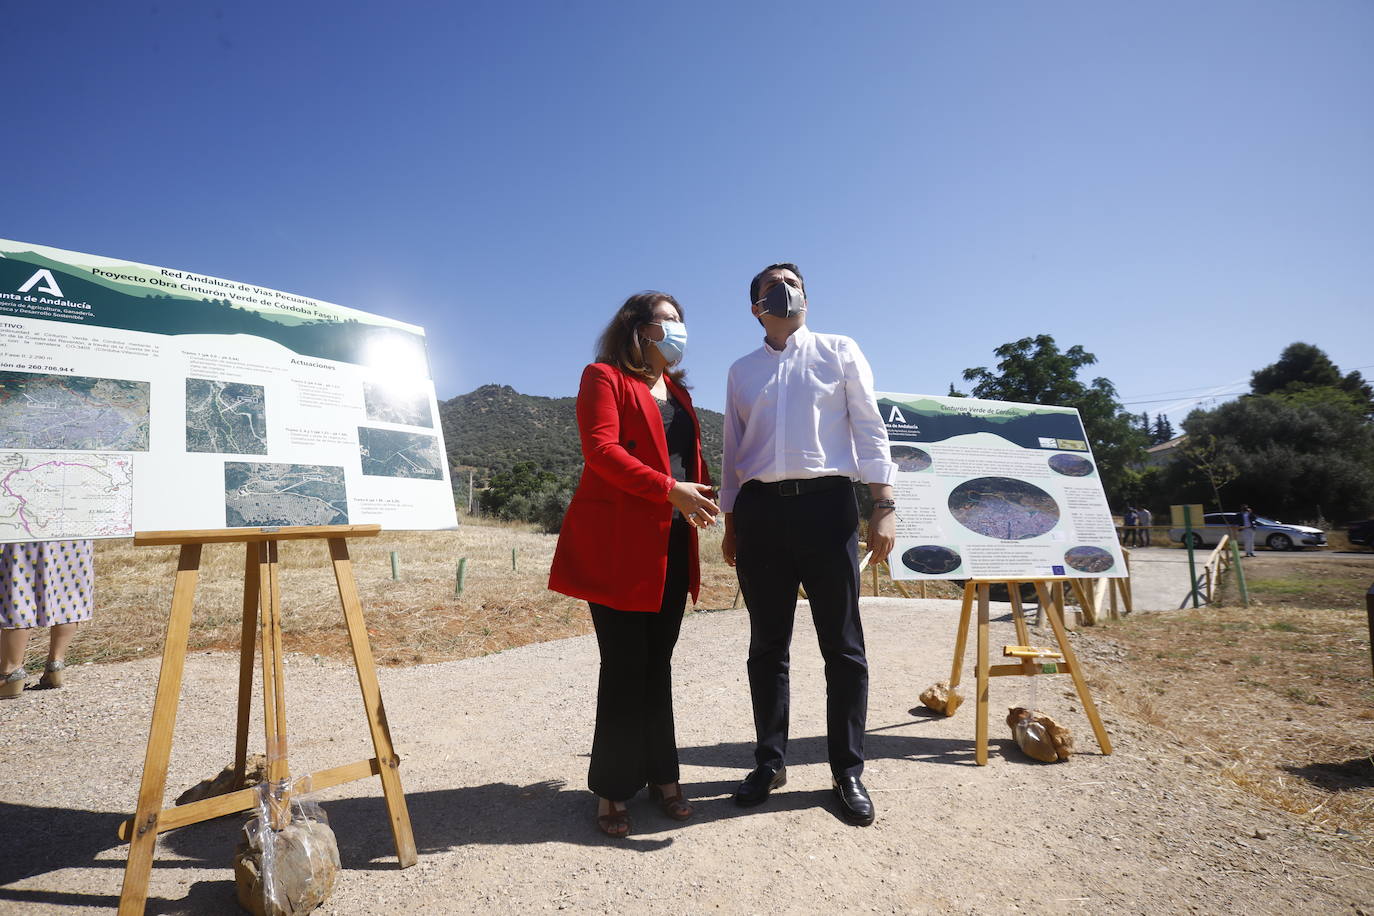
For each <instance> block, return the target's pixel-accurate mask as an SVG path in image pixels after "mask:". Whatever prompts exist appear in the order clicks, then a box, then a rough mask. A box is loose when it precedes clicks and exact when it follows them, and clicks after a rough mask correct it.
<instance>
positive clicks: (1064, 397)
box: [950, 334, 1147, 502]
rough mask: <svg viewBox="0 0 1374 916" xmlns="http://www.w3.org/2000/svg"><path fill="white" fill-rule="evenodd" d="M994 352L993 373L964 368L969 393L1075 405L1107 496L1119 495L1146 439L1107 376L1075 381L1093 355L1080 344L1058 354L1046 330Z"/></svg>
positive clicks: (1093, 361) (1121, 495) (981, 396)
mask: <svg viewBox="0 0 1374 916" xmlns="http://www.w3.org/2000/svg"><path fill="white" fill-rule="evenodd" d="M993 353H995V354H996V355H997V356H998V357H999V358H1000V360H1001V361H1000V362H999V363H998V364H997V371H996V372H993V371H991V370H989V369H987V368H986V367H983V366H979V367H976V368H973V369H965V370H964V381H966V382H974V383H975V384H974V386H973V396H974V397H976V398H988V399H991V400H995V401H1019V402H1021V403H1024V404H1052V405H1055V406H1059V407H1076V408H1078V413H1079V415H1080V416H1081V417H1082V418H1083V428H1084V432H1085V433H1086V434H1087V436H1088V441H1089V443H1090V444H1091V445H1092V450H1093V456H1094V457H1095V458H1096V459H1097V469H1098V472H1099V473H1100V474H1101V475H1102V484H1103V487H1104V488H1105V489H1106V491H1107V498H1108V499H1109V500H1111V501H1114V502H1116V501H1120V500H1121V499H1123V498H1124V496H1123V487H1124V485H1125V484H1126V483H1127V479H1128V476H1129V475H1128V474H1127V468H1128V467H1129V466H1130V465H1132V464H1135V463H1137V462H1139V461H1140V460H1141V458H1142V457H1143V452H1144V449H1145V444H1146V442H1147V439H1146V436H1145V434H1144V433H1143V432H1142V431H1141V430H1140V429H1139V426H1138V423H1137V420H1138V418H1137V417H1136V416H1135V415H1134V414H1132V413H1127V412H1126V410H1125V409H1124V408H1123V407H1122V406H1121V403H1120V402H1119V401H1118V400H1117V399H1116V387H1115V386H1114V385H1112V383H1111V382H1110V381H1109V380H1107V379H1105V378H1095V379H1093V380H1092V381H1091V382H1090V383H1088V384H1084V383H1083V382H1081V381H1079V379H1078V372H1079V370H1080V369H1083V368H1084V367H1086V366H1091V365H1092V364H1094V363H1096V362H1097V357H1096V356H1094V355H1093V354H1091V353H1089V352H1088V351H1086V350H1084V349H1083V347H1082V346H1081V345H1078V344H1075V345H1074V346H1072V347H1069V348H1068V349H1067V350H1064V351H1062V352H1061V351H1060V349H1059V346H1058V345H1057V344H1056V343H1055V342H1054V338H1053V337H1051V336H1049V335H1048V334H1040V335H1038V336H1036V337H1023V338H1021V339H1020V340H1018V341H1014V342H1012V343H1007V344H1003V345H1002V346H1000V347H998V348H997V349H996V350H994V351H993ZM953 388H954V386H953V385H951V386H950V390H951V391H953Z"/></svg>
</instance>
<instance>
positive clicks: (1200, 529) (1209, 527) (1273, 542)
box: [1169, 512, 1326, 550]
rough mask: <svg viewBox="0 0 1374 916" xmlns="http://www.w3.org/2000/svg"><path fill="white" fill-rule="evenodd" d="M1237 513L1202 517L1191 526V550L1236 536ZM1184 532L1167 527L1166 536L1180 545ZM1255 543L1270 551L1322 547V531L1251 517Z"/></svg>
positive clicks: (1217, 513)
mask: <svg viewBox="0 0 1374 916" xmlns="http://www.w3.org/2000/svg"><path fill="white" fill-rule="evenodd" d="M1239 525H1240V513H1239V512H1208V513H1207V514H1206V515H1204V516H1203V517H1202V524H1201V525H1194V526H1193V531H1192V534H1191V538H1192V541H1193V546H1194V547H1215V546H1216V545H1217V544H1220V543H1221V539H1222V537H1223V536H1224V535H1227V534H1230V533H1231V530H1232V528H1235V529H1236V532H1237V536H1239V531H1240V529H1239ZM1185 534H1186V532H1185V531H1184V530H1183V529H1182V528H1170V529H1169V537H1170V538H1171V539H1172V540H1175V541H1179V542H1180V543H1182V542H1183V538H1184V535H1185ZM1255 543H1256V544H1263V545H1264V546H1265V547H1268V548H1269V549H1270V550H1297V549H1299V548H1302V547H1325V546H1326V532H1324V531H1322V530H1321V529H1320V528H1309V527H1307V526H1306V525H1285V524H1284V523H1283V522H1276V521H1274V520H1273V519H1271V518H1264V517H1263V516H1260V515H1257V516H1255ZM1185 546H1186V545H1185Z"/></svg>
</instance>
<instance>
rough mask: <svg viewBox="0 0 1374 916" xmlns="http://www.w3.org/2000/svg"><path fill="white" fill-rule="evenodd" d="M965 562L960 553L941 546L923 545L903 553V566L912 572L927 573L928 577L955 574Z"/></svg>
mask: <svg viewBox="0 0 1374 916" xmlns="http://www.w3.org/2000/svg"><path fill="white" fill-rule="evenodd" d="M963 562H964V560H963V558H962V557H960V556H959V551H957V550H951V549H950V548H948V547H941V546H940V545H939V544H922V545H920V546H919V547H912V548H910V549H908V550H904V551H903V552H902V565H903V566H905V567H906V568H907V569H909V570H911V571H912V572H918V573H925V574H926V575H928V576H941V575H944V574H945V573H951V572H954V571H955V570H956V569H958V568H959V567H960V566H961V565H962V564H963Z"/></svg>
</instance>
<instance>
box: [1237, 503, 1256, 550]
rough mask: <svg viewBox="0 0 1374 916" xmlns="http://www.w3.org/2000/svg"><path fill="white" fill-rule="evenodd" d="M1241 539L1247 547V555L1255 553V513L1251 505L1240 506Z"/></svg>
mask: <svg viewBox="0 0 1374 916" xmlns="http://www.w3.org/2000/svg"><path fill="white" fill-rule="evenodd" d="M1239 521H1240V540H1241V543H1242V544H1243V545H1244V547H1245V555H1246V556H1247V557H1253V556H1254V555H1255V513H1254V510H1252V509H1251V508H1250V507H1249V506H1241V507H1240V515H1239Z"/></svg>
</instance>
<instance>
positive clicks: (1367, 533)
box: [1345, 518, 1374, 547]
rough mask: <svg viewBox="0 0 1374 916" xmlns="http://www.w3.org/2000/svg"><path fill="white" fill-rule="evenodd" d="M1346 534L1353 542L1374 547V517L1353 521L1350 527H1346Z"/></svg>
mask: <svg viewBox="0 0 1374 916" xmlns="http://www.w3.org/2000/svg"><path fill="white" fill-rule="evenodd" d="M1345 536H1346V537H1347V538H1349V540H1350V543H1352V544H1359V545H1361V546H1362V547H1374V518H1368V519H1365V520H1364V521H1362V522H1351V523H1350V525H1349V527H1347V528H1346V529H1345Z"/></svg>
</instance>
